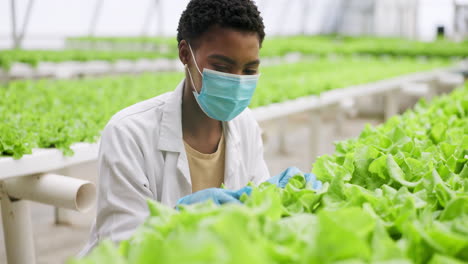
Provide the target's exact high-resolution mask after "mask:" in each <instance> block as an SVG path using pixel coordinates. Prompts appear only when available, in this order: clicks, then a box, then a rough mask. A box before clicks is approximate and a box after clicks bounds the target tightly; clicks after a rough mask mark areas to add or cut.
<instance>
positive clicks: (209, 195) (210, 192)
mask: <svg viewBox="0 0 468 264" xmlns="http://www.w3.org/2000/svg"><path fill="white" fill-rule="evenodd" d="M249 191H251V190H248V189H245V188H242V189H240V190H237V191H232V190H227V189H221V188H209V189H205V190H201V191H198V192H195V193H192V194H189V195H187V196H184V197H182V198H180V199H179V200H178V201H177V204H176V206H177V205H181V204H185V205H190V204H195V203H201V202H205V201H208V200H212V201H213V202H214V203H215V204H217V205H221V204H225V203H240V201H239V198H240V197H241V195H242V194H243V193H244V192H247V194H250V192H249Z"/></svg>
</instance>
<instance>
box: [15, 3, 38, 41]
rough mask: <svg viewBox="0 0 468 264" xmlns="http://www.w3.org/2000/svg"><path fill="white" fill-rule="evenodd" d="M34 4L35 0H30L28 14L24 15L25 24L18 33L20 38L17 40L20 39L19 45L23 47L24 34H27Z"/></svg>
mask: <svg viewBox="0 0 468 264" xmlns="http://www.w3.org/2000/svg"><path fill="white" fill-rule="evenodd" d="M33 6H34V0H29V1H28V6H27V7H26V15H25V17H24V21H23V26H22V27H21V32H20V33H19V35H18V40H17V41H18V46H19V47H21V46H22V44H23V39H24V36H25V35H26V31H27V29H28V25H29V20H30V18H31V12H32V9H33Z"/></svg>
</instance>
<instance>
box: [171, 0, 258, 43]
mask: <svg viewBox="0 0 468 264" xmlns="http://www.w3.org/2000/svg"><path fill="white" fill-rule="evenodd" d="M212 26H220V27H224V28H232V29H237V30H242V31H251V32H256V33H257V34H258V37H259V40H260V45H261V44H262V42H263V39H264V38H265V26H264V25H263V19H262V17H261V16H260V12H259V11H258V9H257V6H256V5H255V3H254V2H253V1H252V0H191V1H190V2H189V4H188V5H187V8H186V9H185V11H184V12H183V13H182V16H181V17H180V20H179V26H178V28H177V42H178V43H179V44H180V41H181V40H183V39H185V40H186V41H188V42H192V41H195V40H196V39H197V38H199V37H200V36H201V35H202V34H203V33H205V32H206V31H208V30H209V29H210V28H211V27H212Z"/></svg>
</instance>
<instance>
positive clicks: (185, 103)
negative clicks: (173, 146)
mask: <svg viewBox="0 0 468 264" xmlns="http://www.w3.org/2000/svg"><path fill="white" fill-rule="evenodd" d="M186 80H187V79H186ZM192 91H194V90H193V88H192V87H191V84H189V82H188V81H185V83H184V92H183V98H182V131H183V137H184V139H187V138H191V139H196V140H197V141H202V142H209V141H211V140H212V139H213V138H219V137H220V136H221V131H222V123H221V121H218V120H215V119H212V118H210V117H208V116H207V115H206V114H205V113H204V112H203V110H202V109H201V108H200V106H199V105H198V103H197V101H196V100H195V97H194V95H193V92H192Z"/></svg>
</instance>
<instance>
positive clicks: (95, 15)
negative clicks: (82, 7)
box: [88, 0, 104, 36]
mask: <svg viewBox="0 0 468 264" xmlns="http://www.w3.org/2000/svg"><path fill="white" fill-rule="evenodd" d="M103 4H104V0H97V2H96V5H95V6H94V12H93V16H92V17H91V23H90V24H89V30H88V35H90V36H94V34H95V33H96V27H97V23H98V20H99V17H100V15H101V10H102V6H103Z"/></svg>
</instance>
